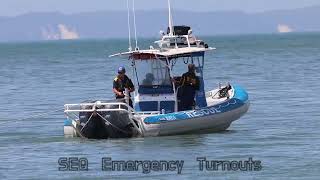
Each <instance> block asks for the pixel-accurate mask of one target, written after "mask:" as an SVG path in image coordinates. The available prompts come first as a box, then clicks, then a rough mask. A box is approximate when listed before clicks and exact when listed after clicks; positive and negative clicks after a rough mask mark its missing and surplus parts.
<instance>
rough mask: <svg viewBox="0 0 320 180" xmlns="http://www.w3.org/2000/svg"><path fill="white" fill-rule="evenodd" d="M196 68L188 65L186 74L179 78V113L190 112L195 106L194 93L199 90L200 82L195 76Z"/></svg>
mask: <svg viewBox="0 0 320 180" xmlns="http://www.w3.org/2000/svg"><path fill="white" fill-rule="evenodd" d="M195 71H196V67H195V65H194V64H189V65H188V72H186V73H184V74H183V75H182V77H181V81H180V84H181V88H180V89H179V91H181V92H180V93H179V94H180V97H181V101H180V105H179V111H186V110H191V109H193V107H194V106H195V101H194V98H195V95H196V91H197V90H199V89H200V81H199V78H198V77H197V76H196V73H195Z"/></svg>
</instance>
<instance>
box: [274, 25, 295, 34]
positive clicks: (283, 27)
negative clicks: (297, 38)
mask: <svg viewBox="0 0 320 180" xmlns="http://www.w3.org/2000/svg"><path fill="white" fill-rule="evenodd" d="M277 29H278V32H279V33H290V32H293V29H292V28H290V26H288V25H286V24H279V25H278V27H277Z"/></svg>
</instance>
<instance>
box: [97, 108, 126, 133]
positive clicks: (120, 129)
mask: <svg viewBox="0 0 320 180" xmlns="http://www.w3.org/2000/svg"><path fill="white" fill-rule="evenodd" d="M97 114H98V116H99V117H100V118H102V119H103V120H105V121H106V122H107V123H109V124H110V125H111V126H113V127H114V128H116V129H118V130H119V131H121V132H123V133H125V134H128V135H130V133H128V132H127V131H125V130H123V129H121V128H119V127H118V126H116V125H114V124H112V123H111V122H110V121H108V120H107V119H106V118H104V117H103V116H101V115H100V114H99V113H97Z"/></svg>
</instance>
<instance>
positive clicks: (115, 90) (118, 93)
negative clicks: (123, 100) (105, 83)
mask: <svg viewBox="0 0 320 180" xmlns="http://www.w3.org/2000/svg"><path fill="white" fill-rule="evenodd" d="M113 92H114V93H115V94H116V95H118V96H123V92H120V91H118V90H117V89H116V88H113Z"/></svg>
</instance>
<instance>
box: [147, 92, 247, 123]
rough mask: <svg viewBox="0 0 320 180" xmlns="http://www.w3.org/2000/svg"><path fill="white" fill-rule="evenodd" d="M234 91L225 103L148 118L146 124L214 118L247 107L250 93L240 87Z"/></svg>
mask: <svg viewBox="0 0 320 180" xmlns="http://www.w3.org/2000/svg"><path fill="white" fill-rule="evenodd" d="M233 89H234V92H235V93H234V96H233V97H232V98H231V99H229V100H228V101H226V102H224V103H221V104H218V105H214V106H209V107H205V108H201V109H199V110H192V111H183V112H176V113H170V114H162V115H158V116H152V117H147V118H146V119H145V120H144V122H145V123H146V124H155V123H160V122H169V121H175V120H187V119H192V118H198V117H206V116H212V115H215V114H221V113H225V112H228V111H231V110H234V109H237V108H239V107H241V106H243V105H245V103H246V102H247V101H248V99H249V97H248V93H247V92H246V91H245V90H244V89H243V88H241V87H240V86H233Z"/></svg>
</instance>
